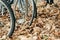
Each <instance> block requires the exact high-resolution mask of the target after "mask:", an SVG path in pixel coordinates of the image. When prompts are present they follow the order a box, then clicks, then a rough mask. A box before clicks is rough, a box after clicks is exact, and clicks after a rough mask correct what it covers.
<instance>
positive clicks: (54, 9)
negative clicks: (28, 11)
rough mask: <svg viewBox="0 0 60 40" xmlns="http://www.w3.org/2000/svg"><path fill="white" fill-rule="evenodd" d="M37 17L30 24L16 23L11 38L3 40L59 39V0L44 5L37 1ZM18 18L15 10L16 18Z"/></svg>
mask: <svg viewBox="0 0 60 40" xmlns="http://www.w3.org/2000/svg"><path fill="white" fill-rule="evenodd" d="M37 4H38V5H37V12H38V13H37V14H38V15H37V19H34V21H33V23H32V25H31V26H28V25H20V24H18V23H16V29H15V31H14V33H13V35H12V37H11V38H8V37H7V38H6V39H5V36H4V37H2V38H1V39H5V40H60V2H58V3H57V4H52V5H49V4H47V5H46V2H41V3H37ZM17 18H19V13H18V12H17V15H16V19H17Z"/></svg>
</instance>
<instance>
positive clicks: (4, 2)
mask: <svg viewBox="0 0 60 40" xmlns="http://www.w3.org/2000/svg"><path fill="white" fill-rule="evenodd" d="M13 1H14V0H12V1H10V0H0V3H1V4H0V5H1V6H0V7H2V9H0V10H1V11H0V19H1V20H0V24H2V25H3V26H2V29H0V30H1V31H2V30H4V28H6V29H5V30H4V32H3V33H1V34H2V35H7V36H9V37H10V36H12V34H13V32H14V30H15V21H16V19H15V15H14V11H15V10H14V11H13V9H12V8H11V4H13ZM31 2H32V4H30V3H29V1H28V0H25V1H24V2H23V1H22V0H20V4H19V5H20V6H22V7H21V8H22V10H24V11H25V10H26V11H25V12H23V11H21V10H20V11H21V12H22V13H23V14H24V17H23V18H25V16H27V17H28V18H30V19H31V20H30V19H29V25H31V24H32V22H33V19H34V18H36V17H37V8H36V4H35V2H34V0H31ZM17 3H18V0H17V1H16V5H17ZM28 3H29V4H28ZM24 4H25V6H24ZM30 5H32V12H31V15H30V17H29V14H28V13H29V11H28V10H29V8H28V7H29V6H30ZM23 6H24V7H25V9H24V7H23ZM21 8H20V9H21ZM30 8H31V7H30ZM4 9H5V10H4ZM3 10H4V11H5V12H3ZM1 14H2V15H1ZM2 20H4V21H2ZM7 24H8V25H7ZM5 25H7V26H5ZM7 28H8V31H7ZM6 31H7V32H6ZM5 32H6V33H5ZM2 35H1V36H2Z"/></svg>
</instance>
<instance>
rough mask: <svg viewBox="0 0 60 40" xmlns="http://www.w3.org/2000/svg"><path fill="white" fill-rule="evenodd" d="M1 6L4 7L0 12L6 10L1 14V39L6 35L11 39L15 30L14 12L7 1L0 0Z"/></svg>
mask: <svg viewBox="0 0 60 40" xmlns="http://www.w3.org/2000/svg"><path fill="white" fill-rule="evenodd" d="M0 4H1V6H2V9H0V10H4V11H1V12H0V37H2V36H4V35H6V36H9V37H10V36H12V34H13V32H14V29H15V17H14V12H13V10H12V9H11V6H10V5H9V4H8V3H7V2H6V0H0ZM1 6H0V7H1ZM3 7H4V8H3ZM2 12H3V13H2ZM1 14H3V15H1Z"/></svg>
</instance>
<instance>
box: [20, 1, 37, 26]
mask: <svg viewBox="0 0 60 40" xmlns="http://www.w3.org/2000/svg"><path fill="white" fill-rule="evenodd" d="M29 1H31V3H32V4H30V3H29ZM23 3H24V4H28V3H29V4H30V5H32V16H31V19H30V22H29V26H31V25H32V22H33V19H34V18H37V7H36V3H35V1H34V0H28V3H26V1H24V2H23ZM23 3H22V2H21V5H20V6H22V7H21V8H22V10H20V12H21V13H24V12H23V11H24V10H23V9H24V8H26V9H25V11H26V13H25V16H28V6H27V5H23ZM23 6H25V7H24V8H23Z"/></svg>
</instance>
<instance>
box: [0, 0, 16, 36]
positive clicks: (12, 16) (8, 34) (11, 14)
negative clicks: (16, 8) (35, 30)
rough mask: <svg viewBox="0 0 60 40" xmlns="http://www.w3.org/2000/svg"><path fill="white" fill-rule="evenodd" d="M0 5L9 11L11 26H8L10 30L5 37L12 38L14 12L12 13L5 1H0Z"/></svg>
mask: <svg viewBox="0 0 60 40" xmlns="http://www.w3.org/2000/svg"><path fill="white" fill-rule="evenodd" d="M0 3H2V4H3V5H4V6H5V7H6V8H7V10H8V11H9V14H10V18H11V25H10V30H9V31H8V33H7V36H8V37H10V36H12V34H13V32H14V30H15V16H14V12H13V10H12V8H11V6H10V5H9V4H8V3H7V2H6V1H5V0H0Z"/></svg>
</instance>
